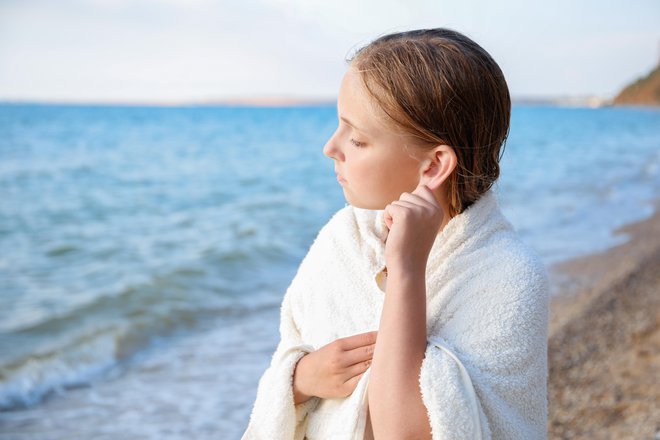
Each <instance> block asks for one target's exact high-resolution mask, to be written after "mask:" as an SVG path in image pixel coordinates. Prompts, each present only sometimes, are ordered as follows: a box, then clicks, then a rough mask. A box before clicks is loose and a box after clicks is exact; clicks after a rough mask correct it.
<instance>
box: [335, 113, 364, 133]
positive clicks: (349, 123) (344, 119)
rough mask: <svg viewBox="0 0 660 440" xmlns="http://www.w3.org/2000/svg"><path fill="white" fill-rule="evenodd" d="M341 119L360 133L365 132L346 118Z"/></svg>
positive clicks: (341, 117)
mask: <svg viewBox="0 0 660 440" xmlns="http://www.w3.org/2000/svg"><path fill="white" fill-rule="evenodd" d="M339 119H341V120H342V121H344V122H346V123H347V124H348V125H350V126H351V127H353V128H355V129H356V130H360V131H362V132H365V131H364V130H362V129H361V128H358V127H357V126H356V125H355V124H353V123H352V122H351V121H349V120H348V119H346V118H345V117H343V116H340V117H339ZM365 133H366V132H365Z"/></svg>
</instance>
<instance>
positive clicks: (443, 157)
mask: <svg viewBox="0 0 660 440" xmlns="http://www.w3.org/2000/svg"><path fill="white" fill-rule="evenodd" d="M457 164H458V160H457V158H456V152H455V151H454V149H453V148H452V147H450V146H449V145H444V144H441V145H438V146H436V147H435V148H433V149H432V150H431V151H429V152H428V154H427V155H426V157H425V159H424V160H422V167H421V170H420V183H424V184H426V186H428V187H429V189H430V190H431V191H435V190H436V189H438V188H440V186H441V185H442V184H443V183H444V181H445V180H447V178H448V177H449V176H450V175H451V173H452V171H454V168H456V165H457Z"/></svg>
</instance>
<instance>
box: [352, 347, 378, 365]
mask: <svg viewBox="0 0 660 440" xmlns="http://www.w3.org/2000/svg"><path fill="white" fill-rule="evenodd" d="M375 349H376V344H370V345H365V346H363V347H358V348H354V349H353V350H350V351H347V352H346V357H345V359H346V364H347V365H348V366H351V365H355V364H359V363H362V362H364V361H368V360H371V359H372V358H373V357H374V350H375Z"/></svg>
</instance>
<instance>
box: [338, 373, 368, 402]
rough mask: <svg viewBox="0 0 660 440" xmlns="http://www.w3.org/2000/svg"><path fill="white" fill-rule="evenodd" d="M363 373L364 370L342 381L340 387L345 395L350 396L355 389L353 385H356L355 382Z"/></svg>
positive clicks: (356, 382)
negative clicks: (342, 383)
mask: <svg viewBox="0 0 660 440" xmlns="http://www.w3.org/2000/svg"><path fill="white" fill-rule="evenodd" d="M363 374H364V372H363V373H362V374H358V375H357V376H353V377H351V378H350V379H348V380H347V381H346V382H344V385H343V387H342V388H343V390H344V391H345V393H346V396H350V395H351V394H352V393H353V391H355V387H357V384H358V382H359V381H360V379H361V378H362V375H363Z"/></svg>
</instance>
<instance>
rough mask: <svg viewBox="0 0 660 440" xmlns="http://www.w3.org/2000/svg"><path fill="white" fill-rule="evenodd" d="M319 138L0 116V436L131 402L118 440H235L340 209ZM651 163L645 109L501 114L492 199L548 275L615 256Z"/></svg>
mask: <svg viewBox="0 0 660 440" xmlns="http://www.w3.org/2000/svg"><path fill="white" fill-rule="evenodd" d="M336 124H337V119H336V108H335V107H334V106H333V105H327V106H303V107H291V108H251V107H120V106H55V105H8V104H5V105H0V409H3V410H5V411H4V412H3V413H0V437H3V435H2V434H3V432H5V433H13V434H16V433H17V432H18V431H17V429H18V428H17V426H22V427H25V426H29V427H30V429H32V430H33V431H30V429H28V430H27V431H26V432H27V434H25V435H26V437H25V438H46V437H44V436H43V433H44V432H45V431H40V430H39V427H40V426H41V427H44V426H51V428H52V423H51V425H47V424H46V422H45V421H48V420H49V417H50V418H53V417H56V416H55V415H57V417H60V418H61V417H65V418H66V417H69V416H71V417H72V414H78V415H79V413H78V412H79V411H81V410H82V409H81V408H86V409H85V411H89V412H90V414H91V415H92V416H94V417H96V418H92V419H90V420H95V422H93V423H92V422H90V423H89V424H88V426H87V428H88V429H101V428H99V426H101V427H103V426H105V429H106V430H107V432H110V433H111V434H113V435H123V434H126V433H127V432H129V431H121V429H122V428H120V426H121V425H120V424H117V423H114V422H113V423H111V422H110V421H108V420H107V417H108V416H109V415H111V414H113V415H114V416H115V417H118V416H117V414H119V413H121V411H127V410H126V408H129V407H131V408H132V406H131V405H129V402H134V400H135V398H136V395H137V396H140V398H141V399H146V401H145V402H144V403H143V404H142V405H139V406H137V407H135V408H133V411H137V413H138V414H142V416H143V418H148V414H147V413H146V411H147V409H145V408H152V409H153V408H159V407H158V404H159V403H158V402H160V403H162V402H168V404H169V405H173V406H174V407H175V408H176V414H178V417H173V416H172V415H170V416H163V417H162V418H155V419H153V420H151V422H150V423H151V424H150V428H149V430H147V431H144V432H142V431H130V432H131V433H132V434H135V436H136V437H139V436H144V437H150V436H154V438H155V437H158V436H162V435H163V432H166V431H167V430H168V429H173V428H172V424H173V423H175V424H177V425H176V426H185V427H186V429H190V430H191V431H190V432H193V433H196V434H195V435H197V436H198V438H205V437H204V435H203V434H201V433H206V432H208V435H209V436H210V437H209V438H211V437H212V434H213V433H217V432H218V431H219V432H226V433H229V434H227V437H231V436H237V435H239V434H240V433H239V431H240V429H241V426H240V425H241V424H243V423H245V422H246V421H247V416H248V415H249V409H250V406H251V404H252V402H253V399H254V392H255V391H256V381H257V380H258V377H259V375H260V374H261V373H262V372H263V369H264V368H265V367H266V365H267V362H268V360H269V357H270V355H271V354H272V350H273V349H274V347H275V344H276V342H277V319H278V311H279V303H280V300H281V297H282V295H283V293H284V290H285V289H286V287H287V286H288V283H289V282H290V280H291V279H292V277H293V275H294V274H295V271H296V269H297V265H298V263H299V262H300V260H301V259H302V257H303V256H304V254H305V252H306V250H307V249H308V247H309V245H310V244H311V242H312V241H313V239H314V237H315V235H316V233H317V232H318V230H319V229H320V227H321V226H322V225H323V224H324V223H325V222H326V221H327V220H328V219H329V217H330V216H331V215H332V214H333V213H334V212H335V211H336V210H338V209H340V208H341V207H343V206H344V204H345V200H344V198H343V193H342V190H341V187H340V185H339V184H338V183H337V181H336V180H335V175H334V164H333V163H332V160H330V159H329V158H327V157H325V156H324V155H323V153H322V148H323V145H324V143H325V141H326V140H327V139H328V138H329V137H330V135H331V134H332V133H333V131H334V129H335V127H336ZM659 164H660V111H659V110H652V109H644V108H601V109H588V108H562V107H543V106H514V109H513V115H512V126H511V132H510V136H509V139H508V141H507V144H506V149H505V152H504V158H503V160H502V176H501V179H500V181H499V182H498V184H497V185H496V187H495V188H496V192H497V193H498V197H499V199H500V202H501V205H502V209H503V211H504V213H505V215H506V216H507V217H508V218H509V219H510V220H511V222H512V223H513V224H514V226H515V227H516V229H517V230H518V231H519V233H520V235H521V236H522V237H523V239H524V240H525V241H527V242H528V243H529V244H531V245H532V246H533V247H535V248H536V249H537V250H538V252H539V254H540V255H541V256H542V258H543V259H544V261H545V262H546V263H547V264H548V265H552V264H554V263H556V262H559V261H563V260H566V259H568V258H571V257H575V256H578V255H582V254H587V253H591V252H595V251H598V250H602V249H605V248H608V247H610V246H613V245H615V244H618V243H620V242H621V241H622V240H625V237H623V236H613V235H612V231H613V230H614V229H615V228H617V227H618V226H621V225H623V224H626V223H629V222H632V221H635V220H639V219H641V218H644V217H647V216H649V215H650V214H651V213H652V207H651V204H650V202H651V200H653V199H654V198H655V197H657V195H658V194H660V191H659V190H660V170H659ZM265 323H267V324H265ZM255 334H261V337H259V338H255V337H254V335H255ZM200 341H206V342H205V343H202V342H200ZM246 347H247V349H246ZM149 365H151V366H150V367H149ZM154 365H156V366H155V367H154ZM181 365H184V367H181ZM174 366H179V367H181V368H184V369H185V370H186V371H189V372H190V374H191V375H192V376H190V377H195V378H197V377H201V378H202V379H199V380H197V379H195V380H192V379H190V377H189V376H186V377H184V378H182V377H180V375H181V370H180V369H178V368H175V367H174ZM229 371H232V372H233V373H232V374H234V375H237V376H236V377H239V379H235V380H231V381H229V382H227V377H226V376H227V374H228V372H229ZM156 377H157V378H158V381H159V382H158V383H159V384H160V386H159V388H158V390H157V391H156V390H154V389H153V388H150V387H149V386H148V385H145V384H146V383H149V381H150V380H154V378H156ZM90 384H92V386H91V387H90V386H89V385H90ZM177 386H179V387H181V389H180V390H178V391H177V392H174V391H172V390H175V389H177ZM80 387H82V388H80ZM73 388H77V389H73ZM209 388H212V389H213V390H214V392H212V393H208V390H209ZM168 389H169V391H168ZM138 391H139V394H136V393H137V392H138ZM95 393H101V394H100V395H99V394H95ZM103 393H106V394H103ZM131 393H133V394H131ZM168 393H169V394H168ZM99 396H100V397H99ZM103 396H105V397H106V400H103ZM167 396H169V397H167ZM230 396H231V397H230ZM94 399H97V400H103V402H104V403H103V405H101V404H94ZM168 399H169V400H168ZM149 405H155V406H149ZM195 405H197V406H199V405H201V407H199V408H197V407H196V406H195ZM67 408H69V409H70V411H69V410H67ZM71 408H72V409H71ZM90 408H91V409H90ZM121 408H124V409H123V410H121V411H120V409H121ZM106 410H107V411H108V413H107V414H106V413H104V411H106ZM67 411H68V412H67ZM140 411H142V413H140ZM152 412H153V413H158V414H160V412H158V411H156V410H153V411H152ZM127 414H132V413H128V412H127ZM149 414H151V413H149ZM220 415H224V416H220ZM126 417H129V416H126ZM26 420H27V421H28V422H29V423H28V422H26ZM191 420H194V421H195V423H197V425H194V426H192V425H191V423H192V422H191ZM21 423H22V425H21ZM104 423H105V425H104ZM126 423H127V425H125V429H137V430H139V429H141V428H138V427H136V426H133V427H131V426H132V425H131V423H130V419H129V420H128V421H127V422H126ZM58 426H59V428H60V429H61V430H62V431H60V434H61V435H60V436H58V435H55V434H54V436H52V437H48V438H65V437H66V438H78V437H75V436H72V434H71V432H68V431H66V426H67V425H66V424H64V425H62V424H61V423H60V424H59V425H58ZM71 426H73V425H71ZM51 428H49V429H51ZM193 428H194V429H193ZM44 429H46V428H44ZM72 429H73V428H72ZM78 429H80V427H78ZM113 429H118V430H119V431H113ZM144 429H147V428H144ZM163 430H165V431H163ZM175 431H176V430H175ZM31 432H32V433H33V434H34V437H31V436H30V435H32V434H30V433H31ZM53 432H56V433H57V432H58V431H53ZM76 432H78V431H76ZM80 432H85V431H84V430H83V431H80ZM94 432H96V431H94ZM104 432H105V431H104ZM176 432H179V431H176ZM186 432H188V431H186V430H185V429H183V430H182V431H181V433H180V436H179V437H177V435H179V434H173V436H174V437H173V438H187V435H188V434H185V433H186ZM91 433H92V431H88V432H87V434H89V435H92V434H91ZM13 434H12V435H13ZM97 434H98V433H97ZM7 435H9V434H7ZM94 435H96V434H94ZM97 437H98V436H97ZM101 437H102V436H100V437H98V438H101ZM3 438H4V437H3ZM7 438H9V437H7ZM11 438H15V437H11ZM80 438H85V435H83V434H81V437H80ZM109 438H112V436H111V437H109ZM115 438H116V437H115ZM223 438H224V437H223Z"/></svg>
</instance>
